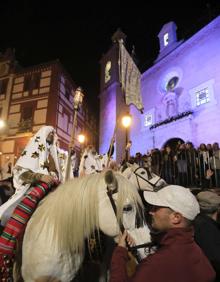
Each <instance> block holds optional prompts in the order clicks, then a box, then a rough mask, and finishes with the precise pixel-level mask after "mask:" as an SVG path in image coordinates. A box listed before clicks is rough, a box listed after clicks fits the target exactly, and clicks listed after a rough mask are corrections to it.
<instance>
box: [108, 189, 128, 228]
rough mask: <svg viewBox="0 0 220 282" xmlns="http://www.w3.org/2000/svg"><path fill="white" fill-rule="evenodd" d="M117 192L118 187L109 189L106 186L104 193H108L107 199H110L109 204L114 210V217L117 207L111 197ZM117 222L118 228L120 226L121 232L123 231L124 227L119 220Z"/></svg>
mask: <svg viewBox="0 0 220 282" xmlns="http://www.w3.org/2000/svg"><path fill="white" fill-rule="evenodd" d="M117 192H118V189H117V188H115V189H114V190H111V189H109V188H108V187H107V192H106V193H107V195H108V198H109V201H110V203H111V205H112V209H113V211H114V214H115V216H116V218H117V207H116V204H115V201H114V199H113V197H112V196H113V195H114V194H115V193H117ZM118 224H119V228H120V231H121V233H123V232H124V231H125V228H124V226H123V224H122V222H120V223H118Z"/></svg>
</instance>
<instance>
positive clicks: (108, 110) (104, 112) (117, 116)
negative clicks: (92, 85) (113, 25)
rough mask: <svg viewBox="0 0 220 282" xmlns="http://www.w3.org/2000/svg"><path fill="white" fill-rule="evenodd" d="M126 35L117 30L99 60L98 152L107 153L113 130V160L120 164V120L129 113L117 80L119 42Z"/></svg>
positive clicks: (122, 131)
mask: <svg viewBox="0 0 220 282" xmlns="http://www.w3.org/2000/svg"><path fill="white" fill-rule="evenodd" d="M125 39H126V35H125V34H124V33H123V32H122V31H121V30H120V29H118V30H117V31H116V32H115V33H114V34H113V36H112V46H111V48H110V49H109V50H108V51H107V53H106V54H104V55H103V56H102V58H101V60H100V65H101V82H100V95H99V98H100V119H99V120H100V125H99V152H100V153H107V151H108V149H109V145H110V142H111V138H112V136H113V132H114V128H115V125H116V122H117V121H118V122H117V129H116V135H115V137H116V138H115V152H114V159H116V161H117V162H121V161H122V159H123V158H124V151H125V129H124V128H123V127H122V125H121V118H122V116H123V115H125V114H126V112H128V111H129V108H128V106H127V105H126V104H125V100H124V95H123V94H122V90H121V86H120V80H119V64H118V63H119V44H118V41H119V40H123V41H125Z"/></svg>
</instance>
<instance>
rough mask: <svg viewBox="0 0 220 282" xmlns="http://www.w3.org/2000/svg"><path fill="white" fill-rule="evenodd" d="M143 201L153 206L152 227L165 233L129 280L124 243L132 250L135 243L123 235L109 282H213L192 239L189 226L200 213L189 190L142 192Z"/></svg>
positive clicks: (207, 263) (114, 256)
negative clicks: (157, 247) (152, 252)
mask: <svg viewBox="0 0 220 282" xmlns="http://www.w3.org/2000/svg"><path fill="white" fill-rule="evenodd" d="M144 198H145V200H146V201H147V202H148V203H149V204H151V205H153V209H152V210H151V211H150V214H151V215H152V227H153V228H154V229H156V230H158V231H160V232H164V235H163V236H162V238H161V240H160V247H159V249H158V250H157V251H156V252H155V253H154V254H151V255H149V256H147V257H146V258H144V259H143V260H142V261H141V262H140V264H139V265H138V266H137V269H136V271H135V273H134V275H133V276H132V277H131V278H128V276H127V272H126V263H127V260H128V253H127V250H126V241H127V242H128V244H129V245H131V246H132V245H133V244H134V243H135V242H134V241H133V240H132V238H131V237H130V235H129V234H128V233H127V232H126V231H125V232H124V234H123V235H122V236H121V238H120V239H119V243H118V246H117V247H116V249H115V250H114V253H113V256H112V262H111V271H110V282H145V281H146V282H147V281H150V282H162V281H167V282H197V281H198V282H211V281H214V279H215V271H214V270H213V268H212V266H211V264H210V262H209V261H208V259H207V257H206V256H205V255H204V254H203V252H202V250H201V249H200V247H199V246H198V245H197V244H196V243H195V241H194V238H193V228H192V226H191V223H192V220H194V218H195V217H196V215H197V214H198V213H199V204H198V202H197V200H196V198H195V196H193V194H192V193H191V192H190V190H189V189H186V188H184V187H181V186H176V185H170V186H167V187H165V188H162V189H161V190H159V191H158V192H147V191H144Z"/></svg>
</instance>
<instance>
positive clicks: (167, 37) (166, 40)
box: [163, 33, 169, 46]
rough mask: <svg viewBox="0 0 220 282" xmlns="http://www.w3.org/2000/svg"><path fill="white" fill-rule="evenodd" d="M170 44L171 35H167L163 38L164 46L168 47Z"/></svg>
mask: <svg viewBox="0 0 220 282" xmlns="http://www.w3.org/2000/svg"><path fill="white" fill-rule="evenodd" d="M168 43H169V33H165V34H164V36H163V44H164V46H167V45H168Z"/></svg>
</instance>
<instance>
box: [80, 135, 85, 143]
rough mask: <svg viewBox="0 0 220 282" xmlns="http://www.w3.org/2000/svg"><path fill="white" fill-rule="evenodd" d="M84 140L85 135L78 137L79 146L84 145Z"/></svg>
mask: <svg viewBox="0 0 220 282" xmlns="http://www.w3.org/2000/svg"><path fill="white" fill-rule="evenodd" d="M85 139H86V137H85V135H83V134H79V135H78V141H79V143H80V144H84V143H85Z"/></svg>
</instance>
